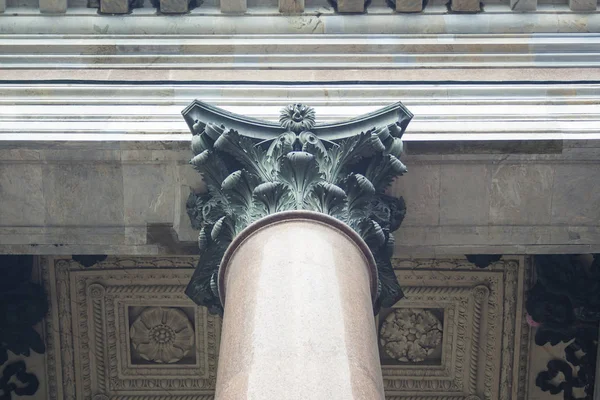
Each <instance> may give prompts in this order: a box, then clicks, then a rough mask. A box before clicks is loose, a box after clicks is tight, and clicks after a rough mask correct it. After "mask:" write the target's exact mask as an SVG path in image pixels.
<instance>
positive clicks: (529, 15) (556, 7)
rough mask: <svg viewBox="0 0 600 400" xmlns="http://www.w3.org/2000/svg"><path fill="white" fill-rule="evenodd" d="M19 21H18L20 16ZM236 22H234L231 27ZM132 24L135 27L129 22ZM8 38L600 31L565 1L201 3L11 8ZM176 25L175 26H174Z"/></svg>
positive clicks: (5, 23) (6, 17) (597, 18)
mask: <svg viewBox="0 0 600 400" xmlns="http://www.w3.org/2000/svg"><path fill="white" fill-rule="evenodd" d="M15 17H16V18H15ZM232 18H233V19H234V20H235V24H234V23H232ZM132 19H134V20H135V23H131V20H132ZM0 21H1V24H2V28H3V29H2V33H7V34H32V33H40V34H77V35H102V36H105V35H114V34H130V35H141V34H145V35H160V34H165V33H169V34H171V35H172V34H182V35H186V34H188V35H199V34H211V35H252V34H258V35H264V34H309V35H315V34H317V35H318V34H366V33H373V32H376V33H379V34H424V33H427V34H453V35H454V34H497V33H524V32H525V33H553V34H554V33H590V32H600V13H598V12H589V13H585V14H581V13H575V12H573V11H570V10H569V7H568V6H567V5H566V4H540V5H539V6H538V9H537V11H535V12H526V13H520V12H513V11H511V8H510V7H509V5H508V4H486V5H485V7H484V12H483V13H479V14H448V9H447V8H446V6H444V5H441V4H438V5H428V6H427V7H426V8H425V10H424V11H423V12H422V13H417V14H412V13H407V14H406V13H405V14H402V13H395V12H393V10H391V9H390V8H387V7H381V6H372V7H368V13H367V14H358V15H357V14H354V15H348V14H346V15H340V14H336V13H335V12H334V11H333V10H332V9H331V7H307V8H306V10H305V12H304V14H302V15H294V16H285V15H281V14H279V12H278V10H277V9H276V8H274V7H256V8H252V7H251V8H249V9H248V12H247V13H246V14H244V15H236V16H234V17H232V16H231V15H227V14H222V13H221V12H220V10H219V8H218V7H214V6H212V7H211V6H201V7H199V8H196V9H194V10H192V11H191V12H190V13H188V14H185V15H178V16H176V17H175V20H174V17H173V16H165V15H159V14H157V13H156V10H155V9H154V8H143V9H134V10H133V12H132V14H131V15H129V14H128V15H98V13H97V10H96V9H91V8H89V9H88V8H69V9H68V10H67V13H66V14H64V15H61V16H60V21H61V23H60V24H57V23H56V20H55V19H53V18H51V17H48V15H40V13H39V9H33V8H14V7H8V8H7V9H6V11H5V13H4V14H0ZM174 21H176V23H174Z"/></svg>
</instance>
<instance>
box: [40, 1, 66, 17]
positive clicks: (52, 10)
mask: <svg viewBox="0 0 600 400" xmlns="http://www.w3.org/2000/svg"><path fill="white" fill-rule="evenodd" d="M40 12H41V13H45V14H64V13H65V12H67V0H40Z"/></svg>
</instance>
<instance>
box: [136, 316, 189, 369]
mask: <svg viewBox="0 0 600 400" xmlns="http://www.w3.org/2000/svg"><path fill="white" fill-rule="evenodd" d="M129 335H130V337H131V344H132V345H133V348H134V349H135V351H137V353H138V354H139V355H140V356H141V357H142V358H143V359H145V360H148V361H154V362H156V363H175V362H177V361H179V360H181V359H182V358H183V357H185V356H186V355H187V354H188V353H189V352H190V350H191V349H192V348H193V346H194V328H193V327H192V324H191V323H190V321H189V319H188V317H187V316H186V315H185V313H184V312H183V311H181V310H179V309H177V308H171V307H148V308H146V309H145V310H144V311H142V313H141V314H140V316H139V317H138V318H137V319H136V320H135V321H134V323H133V324H132V325H131V328H130V331H129Z"/></svg>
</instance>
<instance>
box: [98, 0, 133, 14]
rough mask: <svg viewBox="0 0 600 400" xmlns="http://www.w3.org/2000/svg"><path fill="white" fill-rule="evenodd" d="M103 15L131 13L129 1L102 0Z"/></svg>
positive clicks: (101, 9)
mask: <svg viewBox="0 0 600 400" xmlns="http://www.w3.org/2000/svg"><path fill="white" fill-rule="evenodd" d="M100 12H101V13H102V14H127V13H128V12H129V1H128V0H100Z"/></svg>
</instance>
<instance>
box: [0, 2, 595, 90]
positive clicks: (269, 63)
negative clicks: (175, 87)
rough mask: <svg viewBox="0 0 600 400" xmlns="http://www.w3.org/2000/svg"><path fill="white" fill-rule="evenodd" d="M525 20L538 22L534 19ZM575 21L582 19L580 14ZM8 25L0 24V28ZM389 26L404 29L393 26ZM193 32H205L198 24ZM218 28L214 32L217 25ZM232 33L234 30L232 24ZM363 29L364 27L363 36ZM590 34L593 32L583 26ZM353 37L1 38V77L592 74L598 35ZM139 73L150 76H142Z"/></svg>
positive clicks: (1, 20) (30, 23)
mask: <svg viewBox="0 0 600 400" xmlns="http://www.w3.org/2000/svg"><path fill="white" fill-rule="evenodd" d="M594 15H596V14H594ZM455 16H456V17H461V16H460V15H452V16H444V18H446V17H450V18H453V17H455ZM359 17H361V16H359ZM364 17H370V16H364ZM373 17H374V18H375V17H377V16H373ZM388 17H390V18H391V17H392V16H388ZM394 17H395V16H394ZM462 17H464V16H462ZM529 17H530V18H537V16H529ZM579 17H580V18H586V16H581V15H579ZM588 17H590V16H588ZM23 18H24V19H25V20H24V21H23V20H22V19H21V18H19V19H18V20H19V26H36V24H37V23H36V22H35V21H28V19H29V18H33V17H23ZM46 18H47V17H46ZM82 18H83V17H82ZM170 18H174V17H170ZM181 18H186V17H181ZM211 18H213V19H214V18H215V17H211ZM235 18H236V19H237V18H238V17H235ZM239 18H245V17H239ZM248 18H251V17H248ZM269 18H271V17H269ZM299 18H300V17H299ZM469 18H475V19H476V18H477V16H474V15H470V16H469ZM67 19H68V18H67ZM83 19H84V20H85V18H83ZM274 19H277V18H274ZM6 20H7V19H6V18H4V17H0V24H2V23H4V22H5V21H6ZM50 20H52V19H50ZM133 20H135V21H136V24H130V25H132V26H138V25H139V24H137V20H136V19H135V17H134V19H133ZM8 21H10V19H8ZM110 21H111V22H110V24H109V25H107V26H113V24H114V23H113V22H112V20H110ZM129 21H131V20H129ZM598 21H599V24H598V28H597V31H598V32H600V15H598ZM74 22H75V21H74ZM89 22H90V23H92V21H89ZM106 22H107V23H109V21H106ZM465 22H466V21H465ZM40 23H42V21H40ZM63 23H64V24H68V23H70V22H68V21H63V22H62V23H61V24H54V25H62V24H63ZM93 23H94V24H98V23H100V22H93ZM288 24H289V23H288ZM10 25H11V24H10V22H9V23H8V24H4V25H3V26H2V31H3V32H5V31H7V30H10ZM262 25H266V26H270V25H271V22H267V21H263V22H262ZM352 25H353V24H350V23H344V24H343V25H342V26H343V27H344V30H345V29H346V28H345V27H346V26H352ZM367 25H368V24H367ZM394 25H397V26H402V24H400V23H398V22H395V23H394ZM7 26H8V29H7ZM94 26H96V25H94ZM199 26H204V25H203V24H201V23H200V24H199ZM217 26H220V25H219V24H217V25H215V27H217ZM424 26H426V25H424ZM235 27H236V29H238V28H237V27H238V26H237V24H236V25H235ZM367 27H368V26H363V29H366V28H367ZM215 29H216V28H215ZM588 29H590V30H591V29H592V28H591V27H588ZM242 31H243V30H242ZM351 33H353V34H348V33H345V34H322V35H307V34H295V35H286V36H282V35H273V34H271V35H246V34H240V33H239V32H238V34H236V35H233V36H231V35H216V36H215V35H206V34H203V33H202V30H200V31H199V32H198V33H196V34H195V35H194V36H190V35H184V34H181V35H158V36H157V35H148V36H140V35H134V34H127V35H108V34H107V35H80V34H74V33H69V34H63V35H6V34H4V35H0V70H2V69H7V70H8V69H26V70H35V69H40V70H52V69H74V70H80V69H84V70H92V71H90V72H89V76H90V78H93V76H94V72H93V71H95V70H105V69H111V70H130V69H141V68H148V69H151V70H152V71H156V70H182V71H183V70H195V71H198V70H219V71H221V70H342V69H351V70H399V71H402V70H414V69H446V70H448V69H450V70H451V69H469V68H477V69H492V70H493V69H514V68H581V69H589V70H593V69H597V68H598V67H600V35H597V34H576V33H573V34H563V33H561V34H518V35H512V34H486V35H483V34H474V35H465V34H460V35H454V34H452V35H450V34H442V35H431V34H421V35H412V34H411V35H399V34H386V35H370V34H360V35H357V34H354V33H355V32H351ZM137 73H138V74H141V75H145V74H148V72H146V71H143V72H137ZM365 74H367V75H365V76H364V79H368V78H369V75H368V74H369V72H365ZM565 78H568V77H565ZM398 79H402V76H401V75H400V76H398ZM588 79H589V78H588Z"/></svg>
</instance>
